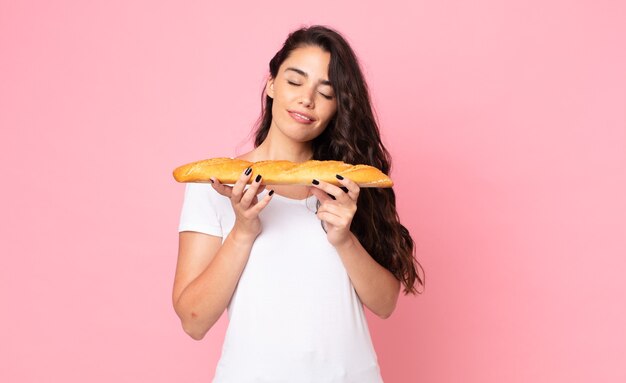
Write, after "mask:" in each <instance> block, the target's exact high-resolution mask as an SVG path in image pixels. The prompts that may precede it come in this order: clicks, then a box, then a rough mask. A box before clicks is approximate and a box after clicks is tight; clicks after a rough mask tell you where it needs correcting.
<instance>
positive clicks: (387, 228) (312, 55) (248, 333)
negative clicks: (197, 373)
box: [173, 26, 424, 383]
mask: <svg viewBox="0 0 626 383" xmlns="http://www.w3.org/2000/svg"><path fill="white" fill-rule="evenodd" d="M263 98H264V100H263V105H264V109H263V113H262V115H261V118H260V119H259V123H258V126H257V129H256V131H255V135H256V136H255V142H254V147H255V149H254V150H252V151H250V152H249V153H246V154H244V155H242V156H240V157H238V159H242V160H246V161H250V162H257V161H266V160H288V161H292V162H297V163H301V162H304V161H307V160H311V159H315V160H338V161H343V162H345V163H349V164H366V165H370V166H373V167H376V168H378V169H380V170H381V171H382V172H383V173H385V174H389V170H390V167H391V158H390V155H389V153H388V152H387V150H386V149H385V147H384V146H383V144H382V142H381V139H380V134H379V130H378V126H377V123H376V121H375V118H374V115H373V112H372V107H371V104H370V98H369V94H368V88H367V86H366V83H365V80H364V78H363V75H362V72H361V69H360V67H359V64H358V61H357V58H356V56H355V55H354V52H353V51H352V49H351V48H350V46H349V45H348V43H347V42H346V41H345V39H344V38H343V37H342V36H341V35H340V34H339V33H337V32H336V31H334V30H332V29H330V28H327V27H323V26H311V27H308V28H302V29H299V30H297V31H294V32H292V33H291V34H290V35H289V37H288V38H287V40H286V41H285V43H284V45H283V47H282V49H281V50H280V51H278V52H277V53H276V55H275V56H274V58H272V60H271V61H270V64H269V78H268V81H267V84H266V86H265V89H264V91H263ZM337 179H338V181H339V184H340V185H342V186H336V185H333V184H332V183H329V182H324V181H319V180H315V179H312V180H311V184H310V185H270V186H271V190H269V191H268V190H267V188H266V185H265V184H264V183H263V174H254V173H253V172H252V169H251V168H249V169H247V170H246V171H245V172H243V173H242V174H241V175H240V177H239V179H238V180H237V181H236V182H235V183H234V185H233V186H229V185H225V184H222V183H220V180H219V179H217V178H215V177H214V178H212V181H213V182H212V183H210V184H209V183H188V184H187V187H186V191H185V200H184V203H183V208H182V212H181V221H180V226H179V253H178V263H177V267H176V275H175V281H174V288H173V304H174V308H175V311H176V313H177V314H178V316H179V317H180V319H181V322H182V327H183V329H184V331H185V332H186V333H187V334H189V335H190V336H191V337H192V338H193V339H197V340H200V339H202V338H203V337H204V335H205V334H206V333H207V331H209V329H210V328H211V327H212V326H213V324H214V323H215V322H216V321H217V320H218V319H219V317H220V316H221V315H222V313H223V312H224V310H225V309H228V316H229V326H228V330H227V332H226V338H225V340H224V345H223V348H222V355H221V358H220V361H219V363H218V365H217V368H216V372H215V377H214V380H213V382H214V383H215V382H237V383H243V382H290V383H293V382H316V383H322V382H358V383H368V382H381V381H382V378H381V375H380V368H379V366H378V362H377V357H376V353H375V351H374V347H373V345H372V342H371V338H370V334H369V330H368V326H367V321H366V318H365V315H364V312H363V305H365V306H367V308H368V309H369V310H371V311H372V312H373V313H375V314H376V315H378V316H379V317H381V318H387V317H389V316H390V315H391V314H392V312H393V311H394V309H395V307H396V302H397V299H398V296H399V293H400V288H401V285H403V286H404V293H405V294H408V293H412V294H415V293H417V292H418V290H417V289H416V286H415V285H416V283H417V284H419V285H421V286H423V285H424V281H423V278H421V277H420V275H419V273H418V269H419V263H417V261H416V260H415V258H414V257H413V252H414V247H415V246H414V241H413V240H412V238H411V236H410V235H409V232H408V230H407V229H406V228H405V227H404V226H403V225H402V224H400V222H399V218H398V214H397V211H396V206H395V194H394V191H393V189H392V188H374V187H367V188H365V187H363V188H360V187H359V185H358V184H357V183H355V182H353V181H351V180H350V179H349V178H347V177H341V176H338V177H337Z"/></svg>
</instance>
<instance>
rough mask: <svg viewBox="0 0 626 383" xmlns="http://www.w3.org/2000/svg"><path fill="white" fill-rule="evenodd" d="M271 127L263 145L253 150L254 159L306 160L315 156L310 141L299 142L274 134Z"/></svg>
mask: <svg viewBox="0 0 626 383" xmlns="http://www.w3.org/2000/svg"><path fill="white" fill-rule="evenodd" d="M272 133H273V129H270V131H269V132H268V135H267V137H266V138H265V140H264V141H263V143H262V144H261V145H259V146H258V147H257V148H256V149H254V150H253V157H254V158H255V160H254V161H265V160H287V161H291V162H304V161H307V160H310V159H312V158H313V149H312V147H311V143H310V141H307V142H297V141H294V140H292V139H290V138H289V137H286V136H282V135H278V134H272Z"/></svg>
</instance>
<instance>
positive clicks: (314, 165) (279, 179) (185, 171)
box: [174, 157, 393, 188]
mask: <svg viewBox="0 0 626 383" xmlns="http://www.w3.org/2000/svg"><path fill="white" fill-rule="evenodd" d="M249 166H251V167H252V174H251V175H250V178H249V179H248V184H250V183H252V181H253V180H254V178H255V176H256V175H257V174H261V175H262V176H263V181H262V182H263V183H264V184H266V185H310V184H311V181H312V180H313V179H314V178H315V179H317V180H320V181H324V182H328V183H330V184H333V185H336V186H342V184H341V183H340V182H339V180H338V179H337V178H336V177H335V175H336V174H339V175H341V176H343V177H346V178H348V179H350V180H352V181H354V182H356V183H357V184H358V185H359V187H376V188H389V187H392V186H393V181H392V180H391V178H389V176H387V175H386V174H384V173H383V172H381V171H380V170H379V169H377V168H375V167H373V166H369V165H351V164H347V163H345V162H342V161H318V160H309V161H305V162H291V161H285V160H267V161H257V162H250V161H246V160H241V159H237V158H235V159H233V158H228V157H217V158H210V159H207V160H201V161H195V162H191V163H188V164H186V165H183V166H179V167H178V168H176V169H174V179H175V180H176V181H178V182H211V181H210V178H211V177H215V178H217V179H218V180H219V181H220V182H221V183H223V184H234V183H235V182H237V180H238V179H239V177H240V176H241V174H242V173H243V172H244V171H245V170H246V168H248V167H249Z"/></svg>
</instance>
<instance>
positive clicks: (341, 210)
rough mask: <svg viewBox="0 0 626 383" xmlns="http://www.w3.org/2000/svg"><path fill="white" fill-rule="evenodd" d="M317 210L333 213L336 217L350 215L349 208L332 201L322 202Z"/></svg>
mask: <svg viewBox="0 0 626 383" xmlns="http://www.w3.org/2000/svg"><path fill="white" fill-rule="evenodd" d="M317 211H318V212H319V211H321V212H325V213H331V214H334V215H336V216H338V217H343V216H349V215H350V210H348V209H347V208H345V207H343V206H339V205H337V204H332V203H327V204H324V205H322V206H320V208H319V209H317Z"/></svg>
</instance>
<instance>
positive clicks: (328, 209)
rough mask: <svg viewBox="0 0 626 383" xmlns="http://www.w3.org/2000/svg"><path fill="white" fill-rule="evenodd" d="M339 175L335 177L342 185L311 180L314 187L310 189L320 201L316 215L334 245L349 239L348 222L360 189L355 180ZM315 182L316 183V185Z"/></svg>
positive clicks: (352, 213) (350, 220)
mask: <svg viewBox="0 0 626 383" xmlns="http://www.w3.org/2000/svg"><path fill="white" fill-rule="evenodd" d="M339 177H341V176H339ZM339 177H337V179H338V180H339V182H340V183H341V184H342V185H343V186H342V187H339V186H335V185H333V184H330V183H328V182H324V181H318V180H313V182H312V184H313V186H314V187H313V188H312V189H311V191H312V192H313V194H314V195H315V196H316V197H317V199H318V200H319V201H320V202H321V206H320V207H319V209H317V217H318V218H319V219H321V220H322V221H323V224H324V225H325V228H326V236H327V237H328V241H329V242H330V243H331V244H332V245H333V246H335V247H337V246H339V245H341V244H344V243H346V242H347V241H349V240H350V235H351V232H350V224H351V223H352V218H353V217H354V214H355V213H356V209H357V207H356V205H357V201H358V198H359V191H360V190H361V188H360V187H359V185H358V184H357V183H356V182H353V181H351V180H350V179H348V178H345V177H341V178H339ZM315 182H318V184H317V185H316V184H315Z"/></svg>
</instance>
